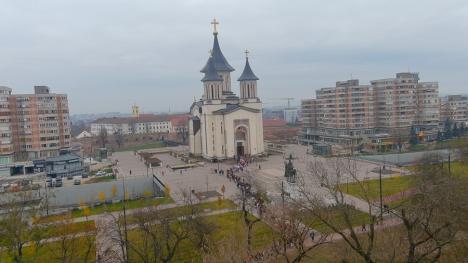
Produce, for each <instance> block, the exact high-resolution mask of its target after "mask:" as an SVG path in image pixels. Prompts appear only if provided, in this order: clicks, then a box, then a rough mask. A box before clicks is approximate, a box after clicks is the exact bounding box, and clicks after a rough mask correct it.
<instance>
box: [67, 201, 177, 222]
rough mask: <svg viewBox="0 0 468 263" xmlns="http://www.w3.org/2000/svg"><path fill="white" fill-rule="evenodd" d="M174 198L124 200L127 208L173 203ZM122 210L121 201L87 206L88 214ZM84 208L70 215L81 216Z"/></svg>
mask: <svg viewBox="0 0 468 263" xmlns="http://www.w3.org/2000/svg"><path fill="white" fill-rule="evenodd" d="M173 202H174V200H172V198H170V197H162V198H146V199H138V200H128V201H125V207H126V208H127V209H135V208H140V207H146V206H158V205H162V204H170V203H173ZM121 210H123V202H120V203H115V204H102V205H99V206H95V207H91V208H89V215H97V214H102V213H104V212H115V211H121ZM83 216H85V215H84V210H75V211H73V212H72V217H83Z"/></svg>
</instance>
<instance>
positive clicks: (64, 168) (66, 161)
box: [45, 153, 85, 178]
mask: <svg viewBox="0 0 468 263" xmlns="http://www.w3.org/2000/svg"><path fill="white" fill-rule="evenodd" d="M45 173H46V175H47V176H48V177H52V178H66V177H73V176H82V175H83V174H84V173H85V168H84V165H83V160H82V159H81V157H80V156H78V155H76V154H73V153H64V154H62V155H59V156H56V157H50V158H47V159H46V160H45Z"/></svg>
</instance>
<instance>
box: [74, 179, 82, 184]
mask: <svg viewBox="0 0 468 263" xmlns="http://www.w3.org/2000/svg"><path fill="white" fill-rule="evenodd" d="M73 184H74V185H80V184H81V179H79V178H77V179H75V180H74V181H73Z"/></svg>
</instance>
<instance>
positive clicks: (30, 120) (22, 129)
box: [8, 86, 70, 160]
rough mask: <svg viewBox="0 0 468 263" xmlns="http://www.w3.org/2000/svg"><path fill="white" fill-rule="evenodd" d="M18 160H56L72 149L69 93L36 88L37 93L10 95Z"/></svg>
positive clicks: (12, 125)
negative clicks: (55, 157)
mask: <svg viewBox="0 0 468 263" xmlns="http://www.w3.org/2000/svg"><path fill="white" fill-rule="evenodd" d="M8 104H9V108H10V121H11V122H10V125H11V133H12V137H13V148H14V152H15V159H16V160H32V159H38V158H46V157H54V156H58V155H59V151H60V150H61V149H64V148H68V147H70V119H69V111H68V99H67V95H66V94H55V93H50V89H49V87H47V86H35V87H34V94H12V95H9V96H8Z"/></svg>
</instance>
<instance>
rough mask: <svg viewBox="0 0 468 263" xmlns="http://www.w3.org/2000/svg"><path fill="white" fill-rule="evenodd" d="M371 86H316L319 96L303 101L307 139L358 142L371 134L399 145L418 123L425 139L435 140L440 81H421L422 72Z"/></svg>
mask: <svg viewBox="0 0 468 263" xmlns="http://www.w3.org/2000/svg"><path fill="white" fill-rule="evenodd" d="M370 84H371V85H360V84H359V80H356V79H352V80H347V81H338V82H336V85H335V87H331V88H322V89H319V90H317V91H316V98H315V99H308V100H303V101H302V105H301V106H302V112H303V129H302V134H301V135H302V136H301V138H302V141H303V142H304V143H321V142H325V143H331V144H342V145H343V144H344V145H358V144H360V143H361V142H363V140H364V139H366V138H367V139H368V141H371V142H375V143H381V141H382V138H384V139H385V140H386V141H387V142H388V141H393V143H395V144H396V143H397V140H398V139H396V138H399V140H400V141H401V140H405V138H407V137H408V135H409V132H410V130H411V127H413V126H414V127H415V128H416V129H417V131H418V132H419V134H420V136H423V137H424V138H425V139H427V140H430V139H433V137H434V138H435V136H436V134H437V130H438V124H439V119H440V110H439V108H440V101H439V90H438V83H437V82H419V74H418V73H397V74H396V77H395V78H388V79H380V80H373V81H371V82H370ZM375 138H377V139H375ZM388 138H395V139H394V140H388ZM390 147H391V145H390Z"/></svg>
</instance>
